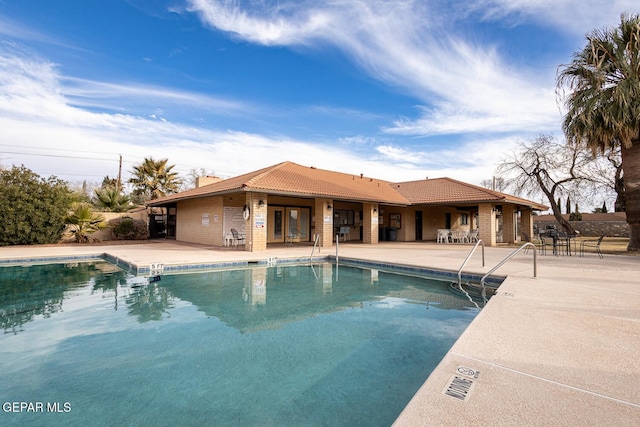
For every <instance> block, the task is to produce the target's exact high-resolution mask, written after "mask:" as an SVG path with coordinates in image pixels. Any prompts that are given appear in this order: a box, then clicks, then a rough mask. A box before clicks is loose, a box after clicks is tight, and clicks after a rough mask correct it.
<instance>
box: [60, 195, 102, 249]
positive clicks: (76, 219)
mask: <svg viewBox="0 0 640 427" xmlns="http://www.w3.org/2000/svg"><path fill="white" fill-rule="evenodd" d="M64 222H65V224H68V225H69V226H70V231H71V233H73V235H74V236H75V238H76V242H78V243H82V242H89V241H91V238H90V236H89V235H90V234H93V233H95V232H96V231H98V230H100V229H101V228H104V227H105V222H104V216H103V215H101V214H96V213H95V212H93V210H92V209H91V205H90V204H89V203H74V204H73V205H72V206H71V213H69V214H68V215H67V217H66V218H65V220H64Z"/></svg>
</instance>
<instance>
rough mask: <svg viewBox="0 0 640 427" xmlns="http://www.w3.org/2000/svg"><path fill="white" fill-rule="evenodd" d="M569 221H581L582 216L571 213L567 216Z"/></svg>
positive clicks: (578, 213)
mask: <svg viewBox="0 0 640 427" xmlns="http://www.w3.org/2000/svg"><path fill="white" fill-rule="evenodd" d="M569 221H582V214H581V213H580V212H572V213H571V215H569Z"/></svg>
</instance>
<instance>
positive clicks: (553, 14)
mask: <svg viewBox="0 0 640 427" xmlns="http://www.w3.org/2000/svg"><path fill="white" fill-rule="evenodd" d="M472 9H474V10H477V11H479V12H480V13H482V14H483V15H484V16H485V18H486V19H492V20H493V19H495V20H502V19H505V18H506V17H509V18H511V19H513V17H514V16H515V17H517V18H519V19H520V20H523V21H524V20H526V21H532V22H537V23H540V24H544V25H548V26H550V27H554V28H556V29H558V30H560V31H565V32H569V33H572V34H574V35H576V36H579V37H582V36H584V35H585V34H587V33H589V32H591V31H592V30H594V29H600V28H603V27H611V26H615V25H617V24H618V23H619V21H620V14H621V13H624V12H631V13H638V12H639V10H638V2H637V0H609V1H606V2H605V1H601V0H562V1H558V0H476V1H475V2H474V3H473V6H472Z"/></svg>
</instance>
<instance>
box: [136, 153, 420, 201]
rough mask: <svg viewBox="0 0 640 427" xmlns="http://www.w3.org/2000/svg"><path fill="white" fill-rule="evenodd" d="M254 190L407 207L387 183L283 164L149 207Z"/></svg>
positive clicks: (202, 188)
mask: <svg viewBox="0 0 640 427" xmlns="http://www.w3.org/2000/svg"><path fill="white" fill-rule="evenodd" d="M238 191H257V192H265V193H270V194H284V195H292V196H301V197H316V196H318V197H327V198H333V199H340V200H353V201H358V202H374V203H385V204H395V205H409V204H410V202H409V201H408V200H407V199H406V198H404V197H403V196H402V195H401V194H400V193H398V192H397V191H395V190H394V189H392V188H391V186H390V183H389V182H388V181H384V180H380V179H376V178H370V177H365V176H361V175H351V174H345V173H341V172H333V171H328V170H324V169H317V168H315V167H307V166H301V165H298V164H296V163H293V162H283V163H279V164H277V165H274V166H270V167H267V168H264V169H260V170H257V171H254V172H250V173H247V174H244V175H240V176H236V177H233V178H229V179H226V180H224V181H220V182H216V183H213V184H209V185H205V186H203V187H200V188H194V189H192V190H188V191H184V192H181V193H177V194H172V195H169V196H166V197H163V198H161V199H156V200H152V201H150V202H149V203H148V205H149V206H158V205H163V204H166V203H168V202H172V201H178V200H185V199H191V198H197V197H206V196H211V195H214V194H225V193H231V192H238Z"/></svg>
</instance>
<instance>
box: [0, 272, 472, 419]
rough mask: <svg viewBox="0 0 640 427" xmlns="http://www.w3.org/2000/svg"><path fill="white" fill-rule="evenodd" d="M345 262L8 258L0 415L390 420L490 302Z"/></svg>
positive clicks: (3, 276) (2, 287)
mask: <svg viewBox="0 0 640 427" xmlns="http://www.w3.org/2000/svg"><path fill="white" fill-rule="evenodd" d="M447 285H448V282H443V281H437V280H433V279H428V278H424V277H411V276H407V275H402V274H395V273H389V272H384V271H377V270H370V269H363V268H355V267H346V266H340V267H339V268H338V267H336V265H333V264H329V263H327V264H321V265H315V266H310V265H304V266H301V265H297V266H286V265H283V266H272V267H255V268H247V269H241V270H220V271H208V272H199V273H189V274H176V275H164V276H162V277H161V280H160V281H157V282H150V281H149V279H148V278H144V277H136V276H132V275H130V274H129V273H127V272H125V271H123V270H121V269H120V268H118V267H116V266H114V265H112V264H110V263H107V262H104V261H95V262H93V261H92V262H82V263H76V264H70V265H62V264H57V265H56V264H50V265H36V266H9V267H0V322H1V325H2V329H3V333H2V334H1V335H0V384H1V386H0V403H2V410H1V411H0V425H4V426H6V425H21V426H24V425H79V426H85V425H92V426H94V425H153V426H159V425H221V426H226V425H241V426H253V425H260V426H271V425H273V426H283V425H287V426H289V425H301V426H313V425H332V426H334V425H348V426H359V425H363V426H365V425H366V426H375V425H380V426H388V425H390V424H391V423H393V421H394V420H395V418H396V417H397V416H398V415H399V413H400V412H401V411H402V409H403V408H404V406H405V405H406V404H407V403H408V401H409V400H410V399H411V397H412V396H413V394H414V393H415V392H416V391H417V390H418V388H419V387H420V386H421V385H422V383H423V382H424V381H425V379H426V378H427V377H428V376H429V374H430V373H431V371H432V370H433V369H434V368H435V366H436V365H437V364H438V363H439V361H440V360H441V359H442V357H443V356H444V355H445V354H446V352H447V351H448V349H449V348H450V347H451V345H452V344H453V343H454V341H455V340H456V339H457V338H458V336H459V335H460V334H461V333H462V332H463V331H464V329H465V328H466V327H467V325H468V324H469V323H470V322H471V320H473V318H474V317H475V316H476V314H477V312H478V310H477V308H476V307H475V305H474V304H472V303H471V302H469V301H468V300H466V299H465V298H464V297H460V296H457V295H455V294H452V293H451V292H450V291H448V290H447Z"/></svg>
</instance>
